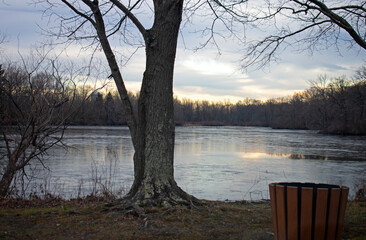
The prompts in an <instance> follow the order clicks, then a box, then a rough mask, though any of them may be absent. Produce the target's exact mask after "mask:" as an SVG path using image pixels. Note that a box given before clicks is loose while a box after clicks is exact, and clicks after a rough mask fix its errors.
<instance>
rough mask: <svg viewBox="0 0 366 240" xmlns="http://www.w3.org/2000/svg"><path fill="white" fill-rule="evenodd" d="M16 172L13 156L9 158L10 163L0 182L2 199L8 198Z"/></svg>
mask: <svg viewBox="0 0 366 240" xmlns="http://www.w3.org/2000/svg"><path fill="white" fill-rule="evenodd" d="M15 172H16V165H15V162H14V158H13V156H9V162H8V163H7V166H6V168H5V172H4V174H3V176H2V177H1V180H0V197H6V196H8V194H9V189H10V186H11V183H12V181H13V178H14V175H15Z"/></svg>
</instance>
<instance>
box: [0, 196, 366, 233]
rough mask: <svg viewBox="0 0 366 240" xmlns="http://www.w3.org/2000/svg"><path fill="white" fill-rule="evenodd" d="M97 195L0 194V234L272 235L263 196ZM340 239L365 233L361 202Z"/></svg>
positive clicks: (352, 208) (353, 206)
mask: <svg viewBox="0 0 366 240" xmlns="http://www.w3.org/2000/svg"><path fill="white" fill-rule="evenodd" d="M106 210H107V209H106V208H105V205H104V203H103V199H98V198H96V199H82V200H80V199H79V200H70V201H64V200H61V199H53V200H48V201H46V200H34V201H29V200H28V201H27V200H17V199H2V200H0V239H248V240H250V239H256V240H261V239H262V240H267V239H268V240H269V239H273V234H272V232H273V228H272V219H271V210H270V204H269V202H261V203H249V202H235V203H225V202H211V201H210V202H207V204H205V205H203V206H200V207H197V208H187V207H180V206H178V207H173V208H166V207H153V208H147V209H144V211H142V212H139V213H138V214H136V213H135V214H133V213H131V214H122V213H121V212H118V211H106ZM343 238H344V239H366V202H355V201H352V202H349V204H348V208H347V213H346V219H345V228H344V234H343Z"/></svg>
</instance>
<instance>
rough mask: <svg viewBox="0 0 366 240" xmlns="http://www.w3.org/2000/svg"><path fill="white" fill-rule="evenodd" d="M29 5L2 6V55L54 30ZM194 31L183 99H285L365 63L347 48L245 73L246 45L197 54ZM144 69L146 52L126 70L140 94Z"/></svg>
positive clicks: (179, 86)
mask: <svg viewBox="0 0 366 240" xmlns="http://www.w3.org/2000/svg"><path fill="white" fill-rule="evenodd" d="M27 2H29V1H27V0H12V1H10V0H1V2H0V22H1V25H0V32H1V33H2V34H5V35H6V39H7V41H6V42H5V43H3V44H2V46H0V51H1V52H2V54H3V55H7V56H10V57H13V56H14V58H16V55H17V49H20V51H21V52H22V53H23V54H24V52H27V49H28V48H30V47H31V46H32V45H36V44H38V43H39V42H42V41H44V40H45V36H44V35H42V34H40V32H41V31H40V29H39V27H38V26H42V27H47V26H49V25H52V23H49V22H48V20H49V19H48V18H46V17H42V9H39V6H38V7H35V6H34V5H30V4H27ZM191 32H192V31H190V27H189V26H188V27H185V28H184V29H182V35H183V36H184V38H182V37H180V39H179V46H178V51H177V58H176V68H175V78H174V92H175V95H177V96H178V97H179V98H183V97H186V98H190V99H200V100H203V99H205V100H210V101H223V100H230V101H231V102H233V103H235V102H236V101H238V100H241V99H244V98H247V97H248V98H255V99H262V100H264V99H268V98H273V97H283V96H287V95H291V94H292V93H294V92H295V91H301V90H304V89H306V88H308V87H309V83H308V81H310V80H315V79H317V77H318V76H319V75H320V74H327V75H329V76H331V77H337V76H341V75H347V76H352V75H353V74H354V72H355V70H357V68H359V67H360V66H361V65H363V64H365V61H366V51H364V50H360V49H347V48H346V47H344V48H343V47H342V46H341V47H340V52H341V55H340V54H339V53H337V52H336V51H335V50H334V49H333V50H332V49H330V50H328V51H320V52H315V53H314V54H313V55H310V54H309V53H307V52H303V53H296V52H295V51H293V50H291V49H289V50H287V51H286V52H284V53H282V54H281V60H280V61H279V62H276V63H272V64H271V65H270V66H267V67H266V68H265V69H257V70H256V69H254V68H253V69H247V70H246V71H243V69H241V67H240V66H241V63H240V59H242V58H243V53H244V51H242V49H243V46H241V45H240V44H239V43H235V42H232V41H229V40H228V41H227V42H226V41H225V40H223V39H221V40H220V50H221V51H220V52H218V50H217V49H216V48H215V47H213V46H208V47H206V48H204V49H202V50H199V51H193V50H192V49H194V48H195V47H197V46H195V45H196V44H198V43H199V42H200V39H198V40H197V39H194V38H198V36H194V35H192V34H190V33H191ZM186 33H187V34H186ZM247 34H251V33H247ZM18 39H19V40H18ZM115 47H116V48H118V46H115ZM67 53H68V54H67V57H68V58H69V60H75V61H77V60H78V59H80V57H82V55H83V51H80V46H76V45H75V46H71V47H70V48H69V50H68V51H67ZM88 54H90V53H89V52H85V53H84V57H85V56H86V57H88ZM144 64H145V59H144V50H143V49H140V50H139V51H138V52H137V53H136V54H135V55H134V57H133V58H132V59H131V60H130V61H129V63H128V64H127V65H126V66H124V67H123V68H122V73H123V75H124V79H125V81H126V85H127V87H128V88H129V90H132V91H137V90H138V89H139V86H140V82H141V79H142V75H143V70H144Z"/></svg>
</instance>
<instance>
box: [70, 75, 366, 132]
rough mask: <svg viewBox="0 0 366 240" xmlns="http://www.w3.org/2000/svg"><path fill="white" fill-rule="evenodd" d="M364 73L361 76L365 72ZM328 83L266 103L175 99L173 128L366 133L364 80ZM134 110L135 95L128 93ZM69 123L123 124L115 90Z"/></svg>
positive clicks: (326, 80) (93, 100) (323, 80)
mask: <svg viewBox="0 0 366 240" xmlns="http://www.w3.org/2000/svg"><path fill="white" fill-rule="evenodd" d="M362 69H363V71H364V72H363V74H365V73H366V69H365V68H362ZM359 76H360V78H357V79H353V80H348V79H347V78H345V77H340V78H336V79H329V78H327V77H326V76H320V77H319V79H318V81H316V82H312V83H311V86H310V88H308V89H306V90H304V91H302V92H297V93H294V94H293V95H292V96H288V97H281V98H272V99H268V100H266V101H261V100H257V99H249V98H245V99H244V100H242V101H238V102H237V103H235V104H233V103H231V102H229V101H227V102H209V101H193V100H190V99H185V98H184V99H178V98H175V100H174V112H175V122H176V124H177V125H210V126H213V125H215V126H220V125H236V126H267V127H272V128H287V129H313V130H320V131H322V132H324V133H334V134H360V135H364V134H366V79H365V78H364V76H363V75H362V76H363V77H362V76H361V75H359ZM130 96H131V101H132V105H133V107H135V108H136V107H137V101H138V94H133V93H130ZM70 123H72V124H75V125H125V124H126V121H125V119H124V116H123V113H122V103H121V100H120V98H119V96H118V94H117V93H116V92H108V93H107V94H105V95H102V94H100V93H94V94H93V95H92V96H91V98H90V100H89V101H85V102H83V103H82V107H81V110H80V111H79V112H78V113H77V114H75V115H74V116H73V118H72V119H71V121H70Z"/></svg>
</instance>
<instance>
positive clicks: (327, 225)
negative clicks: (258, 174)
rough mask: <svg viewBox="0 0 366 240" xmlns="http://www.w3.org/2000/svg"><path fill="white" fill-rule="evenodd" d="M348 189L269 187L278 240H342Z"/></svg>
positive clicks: (285, 184)
mask: <svg viewBox="0 0 366 240" xmlns="http://www.w3.org/2000/svg"><path fill="white" fill-rule="evenodd" d="M348 191H349V189H348V187H344V186H338V185H330V184H315V183H296V182H282V183H271V184H269V193H270V198H271V208H272V219H273V227H274V236H275V240H340V239H341V234H342V230H343V221H344V215H345V212H346V204H347V197H348Z"/></svg>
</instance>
